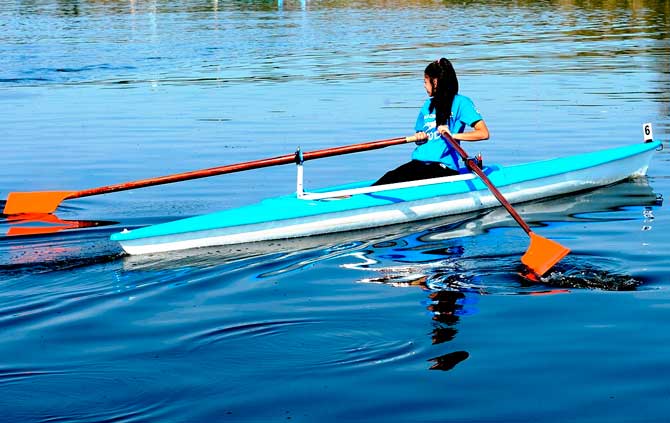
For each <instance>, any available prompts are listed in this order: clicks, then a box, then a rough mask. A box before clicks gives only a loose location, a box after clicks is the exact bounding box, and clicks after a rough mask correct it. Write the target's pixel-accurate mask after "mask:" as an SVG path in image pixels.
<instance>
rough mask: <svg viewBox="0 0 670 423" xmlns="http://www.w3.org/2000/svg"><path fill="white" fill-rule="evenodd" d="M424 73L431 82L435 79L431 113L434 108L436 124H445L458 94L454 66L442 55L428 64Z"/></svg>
mask: <svg viewBox="0 0 670 423" xmlns="http://www.w3.org/2000/svg"><path fill="white" fill-rule="evenodd" d="M424 74H425V75H426V76H427V77H428V78H430V80H431V84H432V81H433V80H437V87H436V88H435V89H434V92H433V98H432V99H431V100H430V108H429V110H430V112H431V113H432V112H433V110H435V123H436V124H437V126H440V125H447V124H448V123H449V117H450V116H451V105H452V104H453V103H454V97H455V96H456V94H458V78H457V77H456V71H455V70H454V66H453V65H452V64H451V62H450V61H449V60H447V59H445V58H444V57H443V58H441V59H439V60H436V61H434V62H431V63H430V64H428V66H426V70H425V71H424Z"/></svg>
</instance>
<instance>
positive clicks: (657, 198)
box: [0, 0, 670, 422]
mask: <svg viewBox="0 0 670 423" xmlns="http://www.w3.org/2000/svg"><path fill="white" fill-rule="evenodd" d="M7 3H9V4H7ZM7 3H3V5H0V57H2V69H1V70H0V110H2V113H0V137H1V139H2V150H3V154H2V166H0V198H2V199H5V198H6V196H7V194H8V193H9V192H11V191H35V190H78V189H86V188H92V187H97V186H101V185H106V184H112V183H119V182H125V181H131V180H136V179H142V178H146V177H152V176H160V175H167V174H170V173H175V172H182V171H188V170H194V169H200V168H207V167H213V166H219V165H223V164H229V163H236V162H241V161H247V160H254V159H259V158H265V157H272V156H277V155H283V154H288V153H291V152H293V151H294V150H295V148H296V147H297V146H301V147H302V148H303V149H304V150H314V149H319V148H326V147H332V146H338V145H345V144H352V143H357V142H363V141H371V140H377V139H384V138H392V137H398V136H404V135H410V134H411V133H412V131H413V125H414V120H415V119H416V114H417V113H418V110H419V108H420V106H421V104H422V102H423V101H424V100H425V91H424V89H423V69H424V67H425V66H426V64H427V63H429V62H430V61H432V60H435V59H437V58H438V57H441V56H446V57H449V58H450V59H452V61H453V63H454V66H455V68H456V70H457V72H458V74H459V79H460V87H461V93H463V94H465V95H468V96H470V97H471V98H472V99H473V100H474V101H475V103H476V104H477V106H478V108H479V109H480V111H481V113H482V115H483V116H484V118H485V120H486V122H487V124H488V126H489V128H490V130H491V134H492V136H491V139H490V140H489V141H487V142H484V143H478V144H474V145H471V144H470V145H467V146H466V147H467V148H468V150H469V151H471V152H473V153H476V152H479V151H481V152H482V154H483V155H484V160H485V162H487V163H494V162H495V163H503V164H514V163H521V162H525V161H531V160H541V159H548V158H553V157H558V156H563V155H568V154H574V153H580V152H587V151H593V150H597V149H601V148H605V147H609V146H619V145H626V144H630V143H635V142H641V141H642V124H643V123H645V122H651V123H653V125H654V134H655V136H656V139H662V140H664V141H665V142H666V149H665V150H663V151H660V152H659V153H658V154H656V155H655V156H654V159H653V160H652V164H651V167H650V169H649V172H648V177H647V178H643V179H636V180H632V181H626V182H623V183H621V184H617V185H615V186H612V187H607V188H603V189H598V190H595V191H591V192H587V193H582V194H578V195H572V196H569V197H565V198H560V199H554V200H550V201H545V202H541V203H534V204H528V205H523V206H520V207H519V211H520V212H521V214H522V215H523V216H524V217H525V218H526V219H527V220H528V221H529V222H530V224H531V225H532V226H533V227H535V228H536V229H537V231H538V233H541V234H542V235H544V236H546V237H549V238H551V239H554V240H557V241H559V242H560V243H562V244H564V245H566V246H568V247H570V248H571V249H572V253H571V254H570V255H569V256H568V257H566V258H565V259H564V260H563V261H561V262H560V263H559V264H558V265H557V266H556V267H555V268H554V269H553V270H552V272H551V273H550V274H548V275H547V277H546V278H544V279H543V280H542V281H541V282H540V283H536V284H533V283H530V282H529V281H527V280H525V279H524V278H522V277H521V276H519V272H520V271H521V265H520V263H519V257H520V256H521V255H522V254H523V252H524V251H525V249H526V248H527V243H528V241H527V237H526V235H525V234H524V232H523V231H522V230H521V229H520V228H519V227H518V226H516V224H515V223H514V221H513V220H511V218H509V217H508V216H507V215H506V213H505V212H504V211H503V210H493V211H490V212H487V213H481V214H477V215H472V216H466V217H463V219H462V220H459V221H456V222H454V221H430V222H421V223H418V224H414V225H404V226H400V227H393V228H387V229H383V230H377V231H365V232H358V233H350V234H342V235H338V236H332V237H321V238H315V239H309V240H300V241H291V242H288V241H286V242H278V243H272V244H265V245H252V246H242V247H236V248H230V249H225V248H218V249H207V250H202V251H197V252H191V253H188V254H185V253H179V254H176V253H175V254H163V255H154V256H149V257H130V256H127V255H124V254H123V253H122V250H121V249H120V248H119V246H118V245H117V244H115V243H113V242H111V241H109V236H110V235H111V234H112V233H115V232H118V231H120V230H122V229H123V228H132V227H139V226H145V225H149V224H154V223H159V222H164V221H169V220H173V219H176V218H179V217H184V216H192V215H197V214H202V213H206V212H212V211H216V210H221V209H225V208H230V207H236V206H241V205H245V204H250V203H253V202H256V201H259V200H261V199H263V198H266V197H270V196H274V195H280V194H286V193H290V192H292V191H293V190H294V189H295V169H294V168H293V167H292V166H285V167H275V168H268V169H263V170H256V171H250V172H243V173H237V174H232V175H224V176H219V177H214V178H205V179H199V180H195V181H189V182H182V183H178V184H172V185H164V186H160V187H152V188H145V189H141V190H133V191H125V192H122V193H115V194H109V195H104V196H94V197H87V198H84V199H78V200H71V201H66V202H64V203H63V205H62V206H61V207H60V208H59V209H58V211H57V217H58V218H59V219H61V220H64V221H71V222H75V223H73V224H72V225H75V226H76V225H79V226H81V227H79V228H74V229H69V230H64V231H60V232H55V233H50V234H40V235H14V234H16V233H21V231H24V233H25V230H26V228H28V230H30V228H34V227H35V226H52V225H53V222H37V223H35V222H33V223H26V222H22V221H19V222H17V221H12V220H10V219H8V218H6V217H3V218H2V220H0V232H1V233H2V234H4V235H2V237H1V238H0V333H1V334H2V336H0V409H1V410H2V415H3V417H2V418H3V420H4V421H21V422H24V421H82V422H83V421H85V422H89V421H124V422H125V421H127V422H136V421H138V422H139V421H175V422H182V421H227V420H231V421H279V420H282V421H285V420H296V421H317V420H319V421H321V420H328V421H335V420H337V421H458V422H462V421H569V420H573V421H574V420H578V421H594V422H595V421H598V422H600V421H608V422H612V421H620V422H631V421H664V420H666V419H667V415H668V412H669V411H670V406H669V405H668V404H670V402H669V401H670V382H668V374H669V373H670V358H669V357H670V332H668V330H667V323H668V321H670V290H669V288H670V278H669V274H670V264H669V263H670V261H669V260H668V258H667V257H668V252H669V251H670V238H668V235H667V234H668V233H669V231H670V215H669V213H668V211H667V206H666V205H663V201H662V197H663V196H666V197H667V196H668V193H669V192H670V165H669V161H670V156H669V153H668V152H669V150H668V149H667V140H668V138H669V137H668V134H669V133H670V35H669V34H670V17H669V16H670V4H669V3H668V2H667V1H638V2H616V1H602V2H577V1H575V2H573V1H545V2H531V1H516V2H506V1H486V2H484V1H466V2H458V3H455V2H454V3H452V2H439V1H426V0H413V1H395V0H391V1H383V2H381V1H380V2H375V1H352V2H346V1H334V0H331V1H303V2H299V1H279V2H271V1H265V2H263V1H255V0H251V1H244V2H232V1H216V0H215V1H204V0H203V1H142V2H140V1H132V0H131V1H119V2H112V1H93V0H89V1H85V0H79V1H78V0H61V1H53V2H49V1H39V0H35V1H27V0H26V1H20V2H7ZM624 3H626V4H627V5H626V6H622V4H624ZM411 150H412V146H404V147H392V148H387V149H384V150H377V151H374V152H368V153H360V154H353V155H349V156H342V157H338V158H330V159H324V160H320V161H315V162H308V163H307V164H306V166H305V171H306V176H305V183H306V187H307V188H308V189H310V188H317V187H323V186H327V185H331V184H339V183H345V182H352V181H357V180H361V179H373V178H375V177H377V176H379V175H381V174H383V172H384V171H386V170H388V169H390V168H392V167H395V166H397V165H398V164H401V163H403V162H405V161H406V160H407V159H408V157H409V155H410V153H411ZM82 222H84V223H82ZM86 222H88V223H86ZM17 228H18V229H17ZM21 228H23V229H21Z"/></svg>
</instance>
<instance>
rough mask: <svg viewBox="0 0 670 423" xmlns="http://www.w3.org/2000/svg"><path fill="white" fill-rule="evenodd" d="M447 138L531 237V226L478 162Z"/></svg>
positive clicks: (456, 143) (447, 136)
mask: <svg viewBox="0 0 670 423" xmlns="http://www.w3.org/2000/svg"><path fill="white" fill-rule="evenodd" d="M445 138H446V139H447V140H448V141H449V143H450V144H451V146H452V147H454V149H455V150H456V151H457V152H458V154H459V155H460V156H461V157H462V158H463V161H464V162H465V164H466V165H467V166H468V167H469V168H470V170H472V171H473V172H474V173H476V174H477V176H479V179H481V181H482V182H484V184H485V185H486V186H487V187H488V189H489V191H491V193H492V194H493V195H494V196H495V198H497V199H498V201H499V202H500V204H502V206H503V207H505V209H507V211H508V212H509V214H510V215H511V216H512V218H513V219H514V220H516V223H518V224H519V226H521V228H523V230H524V231H526V233H527V234H529V235H530V233H531V232H532V230H531V229H530V226H528V224H527V223H526V222H525V221H524V220H523V218H522V217H521V216H519V213H517V211H516V210H515V209H514V208H513V207H512V205H511V204H510V203H509V201H507V199H506V198H505V197H504V196H503V195H502V193H501V192H500V190H499V189H498V188H496V186H495V185H493V183H492V182H491V180H490V179H489V177H488V176H486V174H485V173H484V171H483V170H482V169H481V168H480V167H479V166H478V165H477V162H475V161H474V160H473V159H471V158H470V157H468V153H466V152H465V150H464V149H463V147H461V145H460V144H459V143H458V142H457V141H456V140H454V139H453V138H452V137H450V136H449V135H445Z"/></svg>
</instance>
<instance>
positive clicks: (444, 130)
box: [436, 125, 453, 138]
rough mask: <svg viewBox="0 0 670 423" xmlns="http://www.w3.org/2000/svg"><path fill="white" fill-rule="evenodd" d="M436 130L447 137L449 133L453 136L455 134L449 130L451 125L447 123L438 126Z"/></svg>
mask: <svg viewBox="0 0 670 423" xmlns="http://www.w3.org/2000/svg"><path fill="white" fill-rule="evenodd" d="M436 130H437V132H439V133H440V135H443V136H445V137H446V136H447V135H448V136H450V137H452V138H453V135H451V131H449V127H448V126H447V125H440V126H438V127H437V128H436Z"/></svg>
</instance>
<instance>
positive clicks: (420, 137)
mask: <svg viewBox="0 0 670 423" xmlns="http://www.w3.org/2000/svg"><path fill="white" fill-rule="evenodd" d="M414 137H415V138H416V141H414V142H415V143H416V145H421V144H425V143H426V141H428V134H426V133H425V132H417V133H416V134H414Z"/></svg>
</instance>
